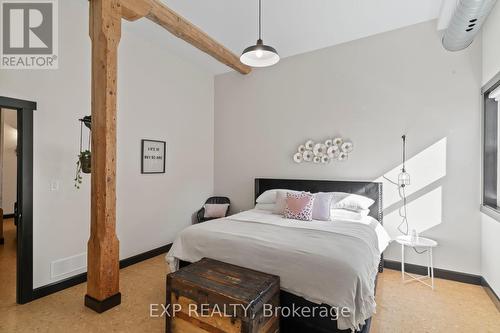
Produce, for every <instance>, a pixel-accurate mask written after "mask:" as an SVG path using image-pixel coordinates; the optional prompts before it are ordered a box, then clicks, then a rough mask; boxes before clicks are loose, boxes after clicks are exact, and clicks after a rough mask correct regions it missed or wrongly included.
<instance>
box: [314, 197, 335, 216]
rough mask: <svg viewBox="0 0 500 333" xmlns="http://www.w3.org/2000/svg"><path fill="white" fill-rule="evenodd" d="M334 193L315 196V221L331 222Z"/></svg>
mask: <svg viewBox="0 0 500 333" xmlns="http://www.w3.org/2000/svg"><path fill="white" fill-rule="evenodd" d="M332 200H333V193H325V192H319V193H316V194H314V205H313V215H312V218H313V219H314V220H319V221H330V220H331V216H330V212H331V207H330V206H331V204H332Z"/></svg>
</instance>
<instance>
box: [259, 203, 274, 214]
mask: <svg viewBox="0 0 500 333" xmlns="http://www.w3.org/2000/svg"><path fill="white" fill-rule="evenodd" d="M274 206H275V204H273V203H272V204H261V203H258V204H256V205H255V209H260V210H267V211H268V212H274Z"/></svg>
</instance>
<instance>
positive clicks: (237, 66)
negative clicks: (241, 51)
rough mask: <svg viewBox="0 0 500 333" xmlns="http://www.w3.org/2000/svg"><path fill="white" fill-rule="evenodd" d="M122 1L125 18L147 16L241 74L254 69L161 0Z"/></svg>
mask: <svg viewBox="0 0 500 333" xmlns="http://www.w3.org/2000/svg"><path fill="white" fill-rule="evenodd" d="M120 3H121V6H122V16H123V18H124V19H126V20H129V21H135V20H137V19H139V18H142V17H147V18H148V19H149V20H151V21H153V22H155V23H157V24H158V25H160V26H162V27H163V28H165V29H166V30H168V31H169V32H170V33H172V34H173V35H175V36H176V37H178V38H180V39H182V40H184V41H186V42H188V43H189V44H191V45H193V46H194V47H196V48H197V49H199V50H201V51H203V52H205V53H206V54H208V55H210V56H212V57H213V58H215V59H217V60H218V61H220V62H221V63H223V64H225V65H227V66H229V67H231V68H233V69H234V70H236V71H238V72H240V73H241V74H248V73H250V72H251V71H252V69H251V68H250V67H249V66H247V65H244V64H242V63H241V61H240V59H239V57H238V56H237V55H235V54H234V53H233V52H231V51H230V50H229V49H227V48H226V47H224V46H223V45H222V44H220V43H219V42H217V41H216V40H215V39H213V38H212V37H210V36H209V35H207V34H206V33H205V32H203V31H202V30H201V29H200V28H198V27H197V26H195V25H194V24H192V23H191V22H189V21H188V20H186V19H185V18H183V17H182V16H180V15H179V14H177V13H176V12H174V11H173V10H171V9H170V8H168V7H167V6H165V5H164V4H163V3H161V2H160V1H159V0H120Z"/></svg>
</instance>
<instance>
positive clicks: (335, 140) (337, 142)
mask: <svg viewBox="0 0 500 333" xmlns="http://www.w3.org/2000/svg"><path fill="white" fill-rule="evenodd" d="M343 142H344V140H343V139H342V138H335V139H333V144H334V145H336V146H340V145H342V143H343Z"/></svg>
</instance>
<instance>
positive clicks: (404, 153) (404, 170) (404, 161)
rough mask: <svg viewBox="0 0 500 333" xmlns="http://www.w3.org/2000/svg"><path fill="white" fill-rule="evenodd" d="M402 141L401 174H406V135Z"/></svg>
mask: <svg viewBox="0 0 500 333" xmlns="http://www.w3.org/2000/svg"><path fill="white" fill-rule="evenodd" d="M402 139H403V172H406V167H405V163H406V135H403V136H402Z"/></svg>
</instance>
